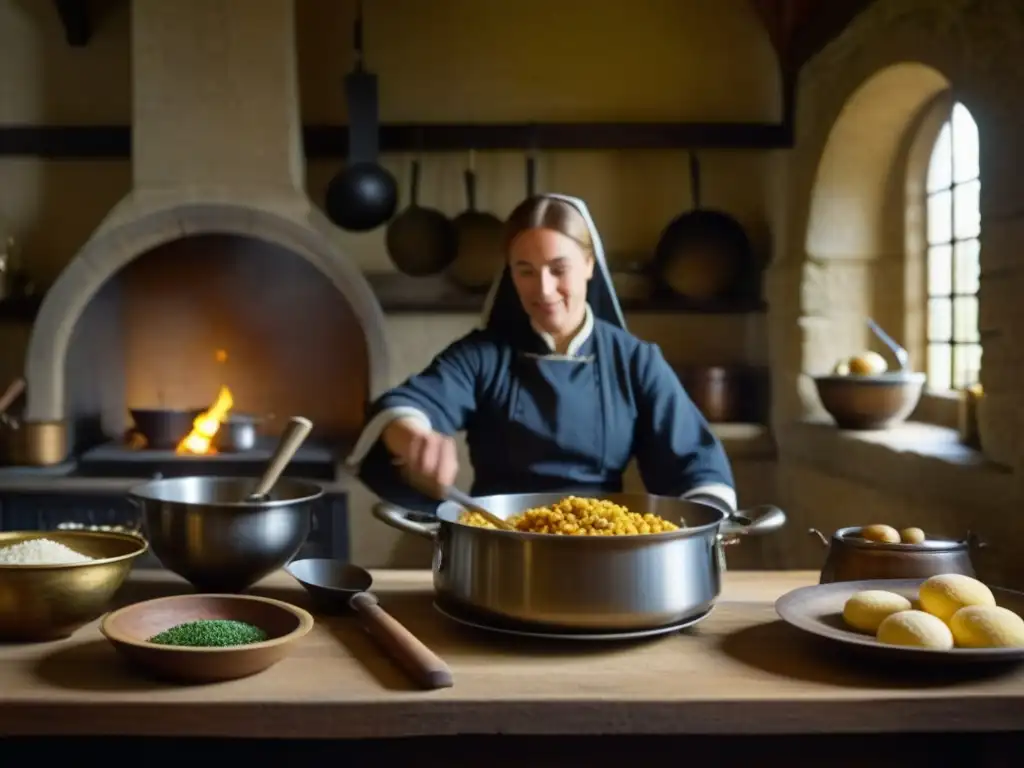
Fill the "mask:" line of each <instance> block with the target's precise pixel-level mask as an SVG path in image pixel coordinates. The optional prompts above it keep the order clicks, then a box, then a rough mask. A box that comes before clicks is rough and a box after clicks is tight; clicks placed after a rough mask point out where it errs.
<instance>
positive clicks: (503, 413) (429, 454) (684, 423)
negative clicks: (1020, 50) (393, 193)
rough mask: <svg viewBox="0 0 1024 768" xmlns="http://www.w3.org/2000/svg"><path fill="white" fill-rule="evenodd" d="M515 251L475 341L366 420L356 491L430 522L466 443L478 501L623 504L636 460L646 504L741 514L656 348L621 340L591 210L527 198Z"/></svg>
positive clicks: (726, 472)
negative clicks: (556, 496) (621, 495)
mask: <svg viewBox="0 0 1024 768" xmlns="http://www.w3.org/2000/svg"><path fill="white" fill-rule="evenodd" d="M505 244H506V250H507V253H508V262H507V264H506V266H505V269H504V270H503V272H502V274H501V275H500V276H499V278H498V279H497V280H496V281H495V284H494V285H493V286H492V288H491V291H490V293H489V295H488V297H487V301H486V303H485V305H484V314H483V322H482V325H481V327H480V328H479V329H478V330H474V331H472V332H471V333H469V334H467V335H466V336H464V337H462V338H461V339H459V340H457V341H456V342H454V343H453V344H451V345H450V346H449V347H448V348H447V349H445V350H444V351H443V352H441V353H440V354H439V355H438V356H437V357H436V358H434V360H433V362H432V363H431V364H430V365H429V366H428V367H427V369H426V370H424V371H423V372H421V373H418V374H416V375H414V376H412V377H411V378H410V379H408V380H407V381H406V382H405V383H404V384H402V385H400V386H398V387H396V388H394V389H392V390H390V391H389V392H386V393H385V394H384V395H382V396H381V397H380V398H379V399H378V400H377V401H376V402H375V403H374V404H373V405H372V406H371V409H370V414H369V416H370V418H369V421H368V423H367V424H366V427H365V428H364V430H363V433H362V435H361V436H360V438H359V441H358V442H357V444H356V446H355V449H354V450H353V452H352V455H351V457H350V458H349V463H350V464H359V465H361V466H360V470H359V476H360V479H361V480H362V481H363V482H364V483H365V484H366V485H367V486H368V487H369V488H370V489H371V490H372V491H373V492H374V493H376V494H377V495H378V496H380V497H381V498H383V499H385V500H386V501H388V502H390V503H392V504H395V505H397V506H401V507H405V508H407V509H411V510H416V511H422V512H432V511H434V510H435V509H436V507H437V504H438V502H437V501H436V500H434V499H432V498H430V497H429V496H427V495H425V494H423V493H421V492H419V491H417V490H415V489H416V488H426V489H430V488H437V487H438V486H449V485H452V484H453V483H454V481H455V477H456V473H457V471H458V458H457V454H456V446H455V441H454V439H453V437H452V435H454V434H455V433H456V432H459V431H460V430H465V432H466V442H467V445H468V447H469V456H470V461H471V463H472V465H473V469H474V473H475V481H474V483H473V488H472V495H473V496H488V495H494V494H507V493H543V492H562V491H566V492H568V491H572V492H576V493H589V494H590V495H600V494H601V492H605V493H613V492H618V491H621V490H622V474H623V471H624V470H625V468H626V465H627V464H628V463H629V461H630V460H631V459H632V458H634V457H635V458H636V460H637V465H638V468H639V470H640V475H641V478H642V479H643V482H644V485H645V487H646V489H647V491H648V492H649V493H651V494H655V495H660V496H682V497H684V498H686V499H690V500H693V501H702V502H705V503H709V504H713V505H715V506H717V507H719V508H720V509H724V510H728V511H732V510H735V508H736V492H735V490H734V488H733V477H732V470H731V469H730V466H729V461H728V459H727V458H726V455H725V452H724V450H723V449H722V446H721V444H720V443H719V441H718V439H717V438H716V437H715V435H714V434H713V433H712V432H711V429H710V428H709V426H708V423H707V421H706V420H705V419H704V417H703V416H702V415H701V413H700V412H699V411H698V410H697V408H696V407H695V406H694V404H693V402H692V401H691V400H690V398H689V397H688V396H687V394H686V392H685V390H684V389H683V387H682V385H681V384H680V383H679V380H678V378H677V377H676V375H675V373H674V372H673V371H672V369H671V368H670V367H669V366H668V364H667V363H666V362H665V359H664V357H662V354H661V350H660V349H659V347H658V346H657V345H655V344H651V343H648V342H645V341H641V340H640V339H638V338H637V337H635V336H633V335H632V334H630V333H629V332H628V331H627V330H626V323H625V320H624V318H623V315H622V310H621V308H620V307H619V302H618V299H617V298H616V295H615V292H614V289H613V288H612V283H611V279H610V277H609V274H608V268H607V266H606V264H605V259H604V251H603V248H602V246H601V240H600V237H599V236H598V233H597V230H596V228H595V226H594V223H593V220H592V219H591V217H590V213H589V211H588V210H587V207H586V205H585V204H584V203H583V202H582V201H580V200H578V199H576V198H571V197H563V196H561V195H540V196H536V197H531V198H529V199H527V200H525V201H524V202H523V203H521V204H520V205H519V206H518V207H517V208H516V209H515V210H514V211H513V212H512V214H511V215H510V216H509V219H508V222H507V224H506V231H505Z"/></svg>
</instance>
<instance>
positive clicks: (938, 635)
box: [875, 611, 953, 651]
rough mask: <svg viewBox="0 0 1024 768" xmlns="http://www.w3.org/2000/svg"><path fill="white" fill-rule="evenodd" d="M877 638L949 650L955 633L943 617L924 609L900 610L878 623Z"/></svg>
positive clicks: (905, 644)
mask: <svg viewBox="0 0 1024 768" xmlns="http://www.w3.org/2000/svg"><path fill="white" fill-rule="evenodd" d="M875 639H877V640H878V642H880V643H885V644H886V645H903V646H908V647H911V648H932V649H934V650H937V651H948V650H950V649H951V648H952V647H953V633H952V632H950V630H949V627H947V626H946V624H945V622H943V621H942V619H938V618H936V617H935V616H932V615H931V614H930V613H925V612H924V611H900V612H899V613H894V614H892V615H891V616H889V617H887V618H886V619H885V621H883V622H882V623H881V624H879V625H878V634H877V635H876V636H875Z"/></svg>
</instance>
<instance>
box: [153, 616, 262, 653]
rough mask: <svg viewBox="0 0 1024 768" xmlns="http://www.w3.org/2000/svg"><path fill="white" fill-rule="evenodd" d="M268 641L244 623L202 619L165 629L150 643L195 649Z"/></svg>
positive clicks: (259, 630) (260, 632) (250, 625)
mask: <svg viewBox="0 0 1024 768" xmlns="http://www.w3.org/2000/svg"><path fill="white" fill-rule="evenodd" d="M266 639H267V633H266V632H264V631H263V630H262V629H260V628H259V627H254V626H253V625H252V624H246V623H245V622H244V621H233V620H230V619H200V620H198V621H189V622H186V623H184V624H178V625H177V626H176V627H171V628H170V629H165V630H164V631H163V632H160V633H159V634H156V635H153V637H151V638H149V642H151V643H156V644H157V645H179V646H189V647H193V648H224V647H227V646H230V645H249V644H250V643H261V642H263V641H264V640H266Z"/></svg>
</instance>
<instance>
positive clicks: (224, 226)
mask: <svg viewBox="0 0 1024 768" xmlns="http://www.w3.org/2000/svg"><path fill="white" fill-rule="evenodd" d="M172 194H173V196H174V197H178V196H179V195H180V192H176V193H172ZM170 196H171V195H168V196H162V195H160V194H159V193H156V192H151V193H145V194H143V193H139V192H135V193H132V194H131V195H129V196H128V197H127V198H125V200H123V201H122V202H121V203H120V204H119V205H118V206H117V207H116V208H115V209H114V210H113V211H112V212H111V214H110V215H109V216H108V217H107V218H106V219H105V220H104V222H103V223H102V224H101V225H100V227H99V228H98V229H97V230H96V232H95V233H94V234H93V236H92V237H91V238H90V239H89V241H88V242H87V243H86V244H85V245H84V246H83V247H82V249H81V250H80V251H79V252H78V253H77V254H76V255H75V257H74V258H73V259H72V260H71V262H70V263H69V264H68V265H67V267H66V268H65V269H64V270H63V271H62V272H61V274H60V276H59V277H58V279H57V281H56V282H55V283H54V285H53V287H52V288H51V289H50V290H49V291H48V292H47V294H46V297H45V299H44V301H43V304H42V306H41V308H40V312H39V315H38V317H37V318H36V321H35V323H34V325H33V329H32V334H31V337H30V339H29V346H28V352H27V359H26V365H25V378H26V380H27V383H28V387H27V392H26V413H25V418H26V421H28V422H30V423H32V422H62V421H65V420H67V419H68V418H69V417H70V416H71V414H70V413H69V408H68V393H67V381H68V376H67V373H68V371H67V365H68V356H69V351H70V346H71V340H72V335H73V333H74V331H75V328H76V326H77V325H78V323H79V322H80V320H81V318H82V316H83V314H84V313H85V311H86V308H87V307H88V306H89V304H90V302H91V301H92V300H93V299H94V298H95V297H96V296H97V294H98V293H99V292H100V291H101V290H102V289H103V287H104V286H105V285H106V284H107V283H108V282H109V281H110V280H111V279H112V278H114V276H115V275H116V274H117V273H118V272H119V271H120V270H121V269H122V268H124V267H125V266H127V265H128V264H130V263H131V262H132V261H133V260H135V259H137V258H139V257H140V256H142V255H143V254H146V253H149V252H150V251H152V250H154V249H156V248H159V247H161V246H163V245H166V244H168V243H171V242H173V241H175V240H181V239H184V238H189V237H194V236H201V235H236V236H240V237H246V238H253V239H255V240H259V241H263V242H265V243H268V244H271V245H273V246H277V247H280V248H283V249H285V250H288V251H291V252H292V253H294V254H296V255H297V256H300V257H301V258H302V259H304V260H305V261H307V262H309V263H310V264H311V265H312V266H313V267H315V268H316V270H318V271H319V272H320V273H321V274H322V275H323V276H324V277H326V278H327V279H328V280H329V281H330V282H331V283H332V284H333V286H334V287H335V288H336V289H337V291H338V293H339V295H340V296H341V297H342V298H343V299H344V300H345V302H346V303H347V305H348V306H349V307H350V308H351V310H352V313H353V314H354V315H355V317H356V320H357V322H358V323H359V325H360V327H361V329H362V332H363V336H364V339H365V344H366V354H367V358H368V360H367V363H368V366H367V375H368V377H369V381H368V391H369V393H370V397H374V396H376V395H377V394H379V393H380V392H381V391H383V389H384V388H386V387H387V385H388V361H389V359H390V358H389V351H388V344H387V338H386V335H385V329H384V322H385V319H384V314H383V312H382V310H381V307H380V304H379V302H378V301H377V299H376V297H375V295H374V293H373V291H372V289H371V288H370V285H369V283H368V282H367V280H366V278H365V277H364V276H363V274H362V272H361V271H360V270H359V268H358V266H357V265H356V264H355V263H354V262H352V261H350V260H349V259H348V258H347V257H346V256H345V255H344V253H343V252H342V250H341V248H340V246H339V244H338V242H337V239H338V235H337V232H336V230H335V229H334V227H333V225H332V224H331V223H330V222H329V221H328V220H327V219H326V217H325V216H324V215H323V214H322V213H321V212H320V211H319V209H317V208H316V207H315V206H313V205H312V203H311V202H309V201H308V200H306V199H305V198H303V197H301V196H300V195H296V194H294V193H289V192H285V193H284V194H281V195H280V196H275V199H267V198H266V197H262V198H260V199H253V198H252V197H251V196H250V195H246V194H245V193H239V192H237V191H234V190H232V191H231V192H230V194H226V195H225V194H209V193H208V194H206V195H199V194H195V195H192V196H191V197H192V199H190V200H187V201H182V200H180V199H178V200H169V199H166V197H170ZM222 197H223V198H225V199H220V198H222Z"/></svg>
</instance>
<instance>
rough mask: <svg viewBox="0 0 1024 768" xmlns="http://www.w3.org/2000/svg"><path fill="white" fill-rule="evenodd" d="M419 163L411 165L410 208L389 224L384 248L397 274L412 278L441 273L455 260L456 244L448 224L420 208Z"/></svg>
mask: <svg viewBox="0 0 1024 768" xmlns="http://www.w3.org/2000/svg"><path fill="white" fill-rule="evenodd" d="M419 185H420V163H419V160H413V161H412V167H411V168H410V181H409V207H408V208H406V209H405V210H404V211H402V212H401V213H400V214H398V216H396V217H395V218H393V219H392V220H391V223H390V224H388V230H387V234H386V236H385V244H386V245H387V249H388V255H389V256H391V261H393V262H394V264H395V266H396V267H398V269H399V271H401V272H404V273H405V274H407V275H411V276H413V277H425V276H427V275H434V274H437V273H438V272H443V271H444V270H445V269H446V268H447V267H448V266H449V265H450V264H451V263H452V261H454V260H455V255H456V253H457V249H458V240H457V238H456V235H455V226H454V225H453V224H452V222H451V220H450V219H449V218H448V217H447V216H445V215H444V214H443V213H441V211H439V210H437V209H436V208H427V207H425V206H422V205H420V204H419Z"/></svg>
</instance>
